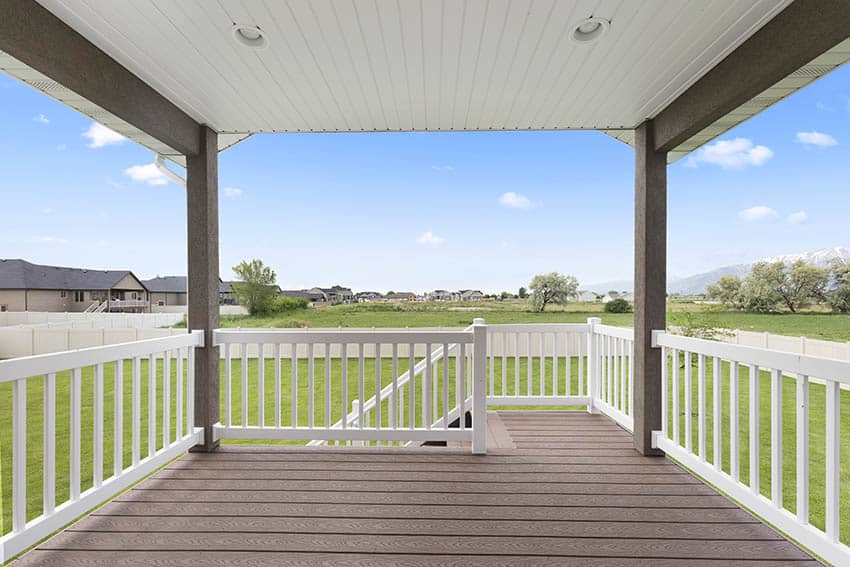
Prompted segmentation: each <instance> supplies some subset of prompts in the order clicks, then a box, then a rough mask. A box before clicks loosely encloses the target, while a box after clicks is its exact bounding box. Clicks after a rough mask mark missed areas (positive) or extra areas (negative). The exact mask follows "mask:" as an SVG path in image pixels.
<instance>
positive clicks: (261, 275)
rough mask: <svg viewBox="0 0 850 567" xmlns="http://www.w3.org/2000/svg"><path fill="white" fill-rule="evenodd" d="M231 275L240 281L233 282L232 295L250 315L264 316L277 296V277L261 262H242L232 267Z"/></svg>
mask: <svg viewBox="0 0 850 567" xmlns="http://www.w3.org/2000/svg"><path fill="white" fill-rule="evenodd" d="M233 273H235V274H236V277H237V278H239V280H240V281H238V282H233V294H234V295H235V296H236V299H237V300H238V302H239V304H240V305H242V306H243V307H245V309H247V310H248V313H250V314H251V315H254V316H256V315H266V314H267V313H269V310H270V308H271V305H272V301H273V300H274V298H275V295H277V290H276V289H275V281H276V280H277V275H276V274H275V273H274V270H272V269H271V268H270V267H268V266H266V265H265V264H263V261H262V260H256V259H255V260H251V261H246V260H243V261H242V262H240V263H239V265H238V266H234V268H233Z"/></svg>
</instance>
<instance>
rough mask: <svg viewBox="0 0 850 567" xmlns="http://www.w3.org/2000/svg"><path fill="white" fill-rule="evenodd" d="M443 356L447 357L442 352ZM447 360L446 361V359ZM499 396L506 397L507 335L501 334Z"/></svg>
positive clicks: (444, 352)
mask: <svg viewBox="0 0 850 567" xmlns="http://www.w3.org/2000/svg"><path fill="white" fill-rule="evenodd" d="M443 355H444V356H447V355H448V353H447V352H446V351H443ZM447 360H448V359H447ZM500 394H501V395H503V396H507V395H508V334H507V333H502V391H501V392H500ZM490 395H492V396H495V395H496V392H492V393H491V394H490Z"/></svg>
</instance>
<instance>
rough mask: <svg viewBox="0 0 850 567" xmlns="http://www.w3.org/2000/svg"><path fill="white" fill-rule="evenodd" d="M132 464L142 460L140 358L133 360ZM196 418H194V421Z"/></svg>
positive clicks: (192, 377)
mask: <svg viewBox="0 0 850 567" xmlns="http://www.w3.org/2000/svg"><path fill="white" fill-rule="evenodd" d="M190 351H191V349H190ZM189 374H190V381H194V375H193V374H192V373H191V371H190V373H189ZM131 411H132V414H133V415H132V418H131V419H132V422H133V433H132V437H133V439H132V444H133V449H132V453H133V454H132V462H133V466H134V467H135V466H137V465H138V464H139V460H140V459H141V452H142V450H141V444H142V359H141V358H139V357H138V356H137V357H135V358H134V359H133V403H132V410H131ZM194 419H195V416H194V415H193V416H192V420H193V421H194Z"/></svg>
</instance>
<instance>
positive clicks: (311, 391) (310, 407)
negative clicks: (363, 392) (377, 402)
mask: <svg viewBox="0 0 850 567" xmlns="http://www.w3.org/2000/svg"><path fill="white" fill-rule="evenodd" d="M315 372H316V361H315V358H314V356H313V343H307V427H309V428H310V429H313V427H315V424H316V422H315V412H316V409H315V406H314V402H315V398H316V396H315V393H316V387H315V384H314V379H315ZM360 401H361V402H362V401H363V398H362V396H361V398H360Z"/></svg>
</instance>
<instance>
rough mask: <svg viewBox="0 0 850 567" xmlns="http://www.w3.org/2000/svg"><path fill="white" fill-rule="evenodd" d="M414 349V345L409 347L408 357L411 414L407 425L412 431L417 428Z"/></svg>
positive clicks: (409, 408) (409, 411)
mask: <svg viewBox="0 0 850 567" xmlns="http://www.w3.org/2000/svg"><path fill="white" fill-rule="evenodd" d="M413 347H414V345H413V344H408V345H407V356H408V359H409V360H408V365H407V371H408V376H409V380H408V381H407V384H408V388H407V391H408V392H409V394H410V395H409V396H408V397H409V398H410V399H409V400H408V402H407V403H408V404H409V407H408V413H409V414H410V415H409V417H408V420H407V424H408V426H409V427H410V429H415V428H416V376H415V375H414V373H413V367H414V366H415V362H416V356H415V353H414V350H413Z"/></svg>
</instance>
